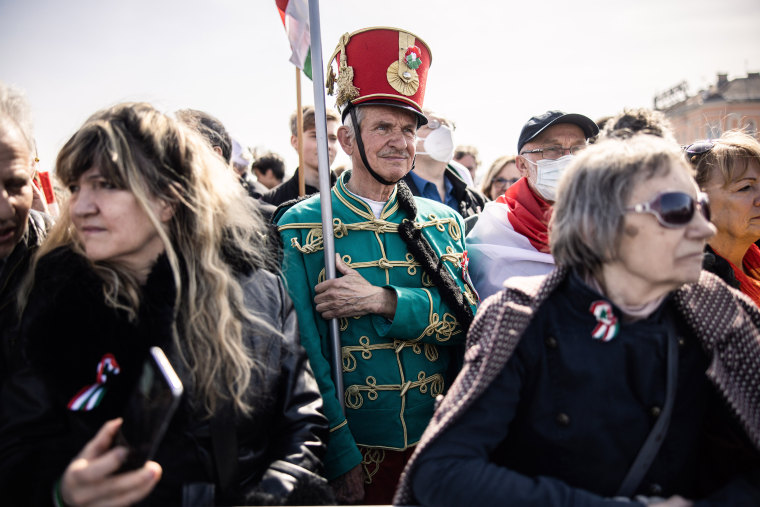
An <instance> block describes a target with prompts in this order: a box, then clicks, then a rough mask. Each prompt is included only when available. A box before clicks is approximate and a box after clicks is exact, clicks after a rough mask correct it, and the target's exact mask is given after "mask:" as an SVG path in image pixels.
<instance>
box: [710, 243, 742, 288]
mask: <svg viewBox="0 0 760 507" xmlns="http://www.w3.org/2000/svg"><path fill="white" fill-rule="evenodd" d="M702 269H705V270H707V271H709V272H710V273H713V274H715V275H718V276H719V277H720V279H721V280H723V281H724V282H726V283H727V284H728V285H730V286H731V287H733V288H734V289H738V290H741V283H739V280H737V279H736V275H734V270H733V268H732V267H731V264H729V262H728V261H727V260H726V259H724V258H723V257H721V256H720V255H718V254H716V253H715V250H713V249H712V248H711V247H710V245H705V253H704V257H703V258H702Z"/></svg>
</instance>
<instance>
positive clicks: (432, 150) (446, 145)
mask: <svg viewBox="0 0 760 507" xmlns="http://www.w3.org/2000/svg"><path fill="white" fill-rule="evenodd" d="M420 140H424V142H423V143H422V147H423V148H424V149H425V151H418V152H417V155H427V156H428V157H430V158H432V159H433V160H437V161H438V162H448V161H450V160H451V157H453V156H454V133H453V132H452V131H451V129H450V128H449V127H447V126H446V125H441V126H440V127H438V128H437V129H434V130H431V131H430V133H429V134H428V135H427V137H422V138H420Z"/></svg>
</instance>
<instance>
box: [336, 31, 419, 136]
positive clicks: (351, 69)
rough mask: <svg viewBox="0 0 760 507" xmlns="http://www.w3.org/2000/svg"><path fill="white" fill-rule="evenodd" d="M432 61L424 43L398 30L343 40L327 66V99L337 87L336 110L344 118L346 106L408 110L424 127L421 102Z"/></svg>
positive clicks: (358, 34)
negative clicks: (341, 112) (387, 107)
mask: <svg viewBox="0 0 760 507" xmlns="http://www.w3.org/2000/svg"><path fill="white" fill-rule="evenodd" d="M432 58H433V57H432V54H431V53H430V48H428V45H427V44H426V43H425V41H423V40H422V39H420V38H419V37H417V36H416V35H414V34H413V33H411V32H407V31H405V30H401V29H398V28H385V27H379V28H365V29H363V30H358V31H356V32H353V33H350V34H348V33H347V34H344V35H343V36H342V37H341V38H340V41H339V42H338V46H337V48H336V49H335V52H334V53H333V55H332V56H331V57H330V60H328V67H329V72H328V76H327V89H328V93H329V94H330V95H334V94H335V92H334V88H335V85H337V95H336V105H337V106H338V108H339V109H341V110H342V111H343V116H344V118H345V115H346V113H347V112H348V109H349V108H350V106H356V105H359V104H383V105H389V106H394V107H402V108H403V109H407V110H410V111H412V112H413V113H415V114H417V116H418V117H419V118H420V124H425V123H427V119H426V118H425V116H424V115H423V114H422V102H423V99H424V98H425V82H426V81H427V72H428V69H429V68H430V64H431V62H432ZM333 63H335V64H336V66H337V76H336V71H335V68H334V67H335V66H334V65H333Z"/></svg>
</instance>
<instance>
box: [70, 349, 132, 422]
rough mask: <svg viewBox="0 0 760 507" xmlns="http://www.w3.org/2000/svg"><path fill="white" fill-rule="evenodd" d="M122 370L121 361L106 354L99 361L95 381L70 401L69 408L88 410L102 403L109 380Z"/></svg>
mask: <svg viewBox="0 0 760 507" xmlns="http://www.w3.org/2000/svg"><path fill="white" fill-rule="evenodd" d="M119 372H121V368H119V363H117V362H116V358H115V357H114V356H113V354H105V355H104V356H103V357H102V358H101V359H100V361H98V366H97V372H96V374H95V383H94V384H91V385H88V386H84V387H83V388H82V389H81V390H80V391H79V392H78V393H77V394H75V395H74V397H73V398H71V400H70V401H69V404H68V409H69V410H72V411H82V412H88V411H90V410H92V409H93V408H95V407H97V406H98V405H100V402H101V401H102V400H103V396H105V394H106V391H107V390H108V386H107V385H106V384H107V383H108V380H109V379H110V378H112V377H114V376H116V375H118V374H119Z"/></svg>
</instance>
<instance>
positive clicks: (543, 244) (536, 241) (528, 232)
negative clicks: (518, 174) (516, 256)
mask: <svg viewBox="0 0 760 507" xmlns="http://www.w3.org/2000/svg"><path fill="white" fill-rule="evenodd" d="M496 202H500V203H502V204H506V205H507V207H508V208H509V214H508V215H507V218H508V219H509V223H510V224H512V227H513V228H514V230H515V231H517V232H519V233H520V234H522V235H523V236H525V237H526V238H528V240H529V241H530V244H531V245H533V248H535V249H536V250H538V251H539V252H543V253H550V252H549V230H548V225H549V219H550V218H551V216H552V206H551V204H549V203H548V202H546V201H544V200H543V199H542V198H541V197H539V196H538V195H536V193H535V192H533V190H531V189H530V187H529V186H528V180H527V179H526V178H520V179H519V180H518V181H517V183H515V184H514V185H512V186H511V187H509V188H508V189H507V191H506V192H505V193H504V195H500V196H499V197H498V199H496Z"/></svg>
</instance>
